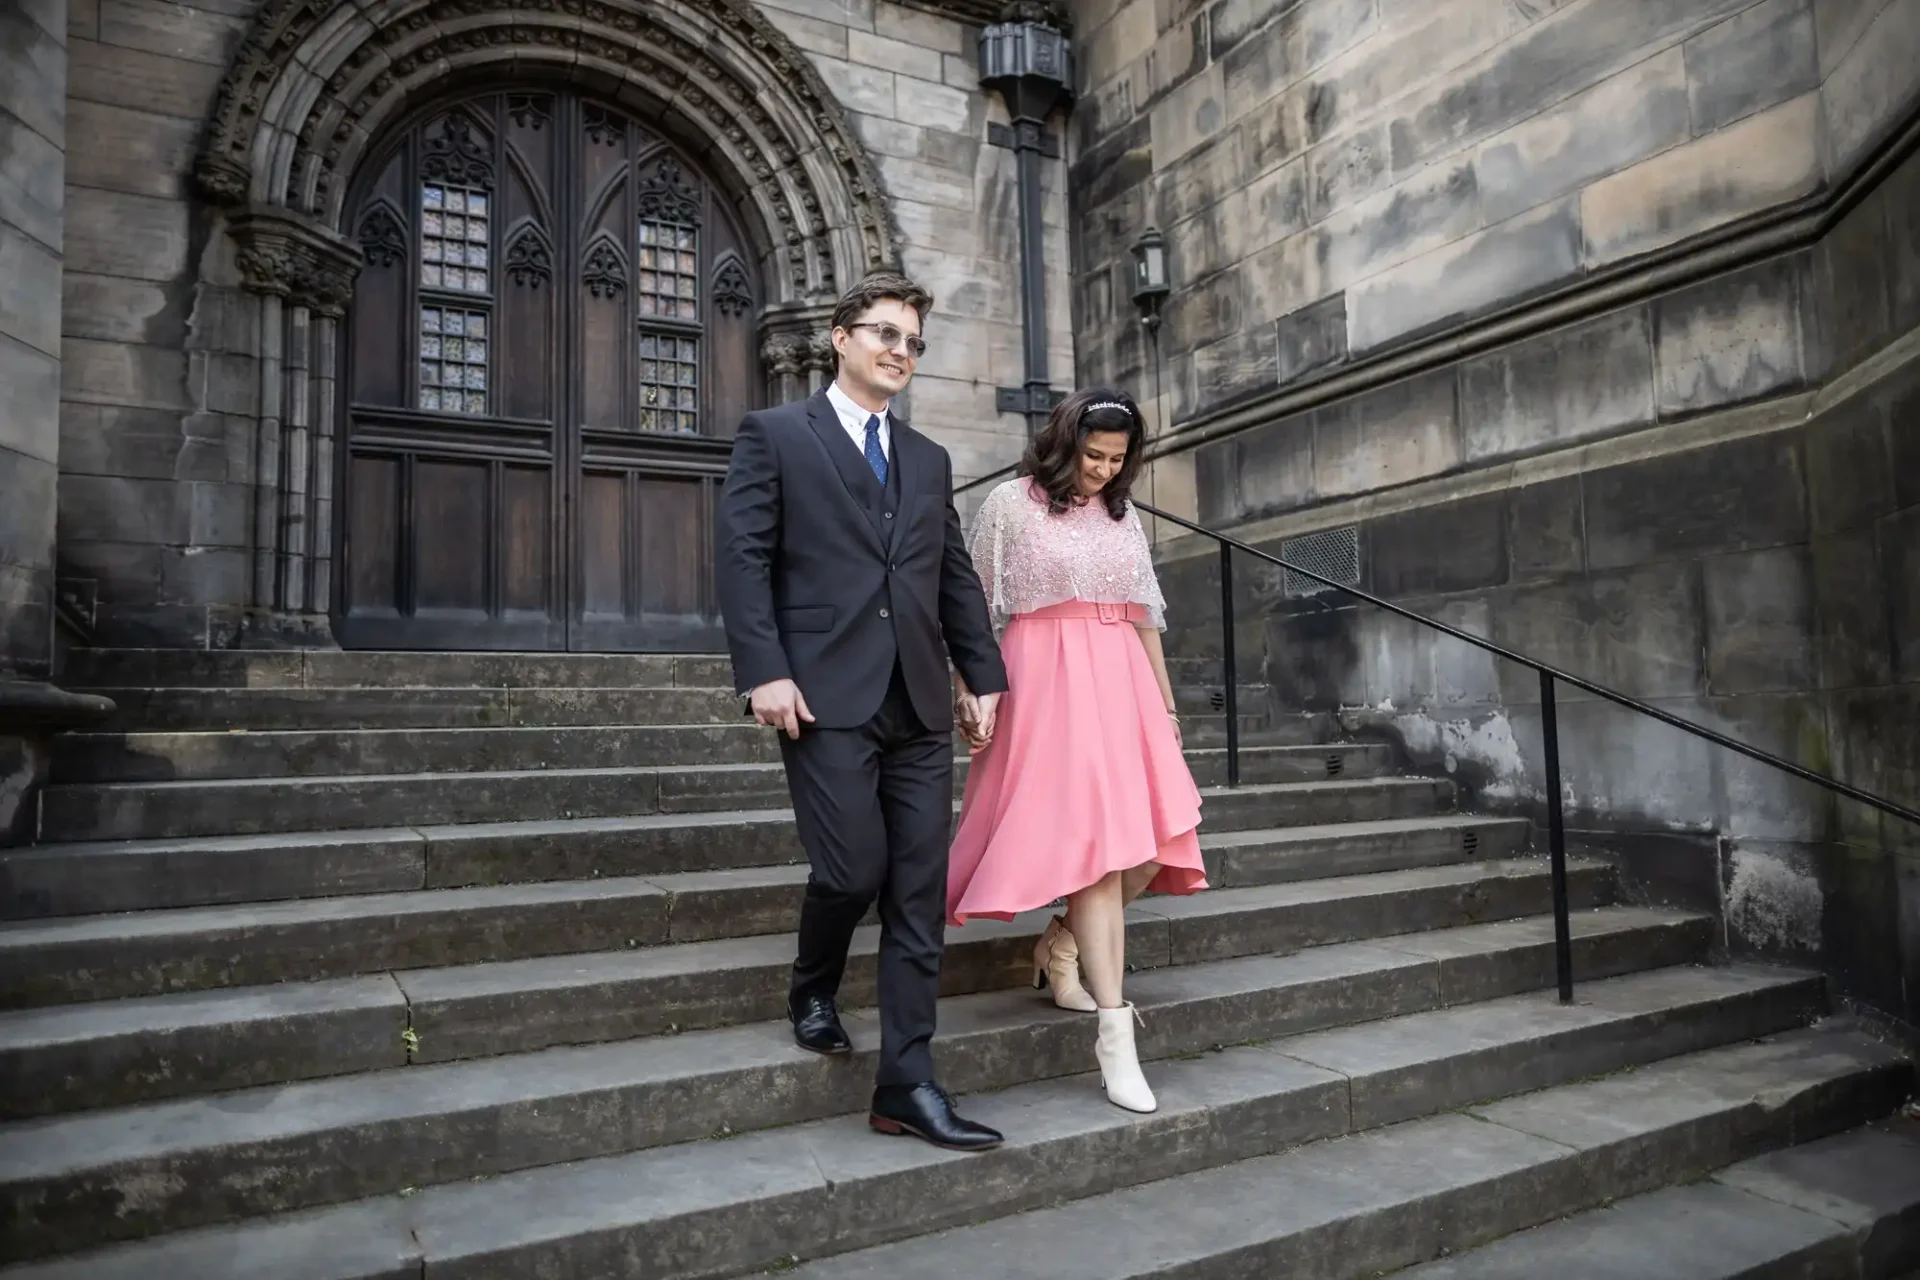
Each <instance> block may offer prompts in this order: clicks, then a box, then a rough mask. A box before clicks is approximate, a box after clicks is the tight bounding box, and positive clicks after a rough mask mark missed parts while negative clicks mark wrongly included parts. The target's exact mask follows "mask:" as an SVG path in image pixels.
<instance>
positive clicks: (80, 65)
mask: <svg viewBox="0 0 1920 1280" xmlns="http://www.w3.org/2000/svg"><path fill="white" fill-rule="evenodd" d="M78 7H79V6H78V5H76V6H75V8H76V9H78ZM97 11H98V6H97V3H96V4H95V12H97ZM68 55H69V58H70V61H69V64H68V68H67V91H68V93H69V95H70V96H71V97H72V99H73V101H75V102H99V103H105V104H107V105H108V106H115V107H131V108H133V109H135V110H138V111H151V112H154V113H156V114H159V115H163V116H175V117H178V118H180V119H183V120H200V119H204V118H205V117H206V116H207V115H208V114H209V113H210V112H211V111H212V110H213V103H214V98H215V96H216V95H217V94H218V92H219V89H220V77H221V75H222V74H223V73H224V71H225V64H224V63H214V62H202V61H197V60H193V59H189V58H176V57H171V56H169V55H168V54H165V53H159V52H153V51H150V50H148V49H140V48H126V47H123V46H120V45H112V44H101V43H99V42H98V39H97V38H89V39H76V40H74V41H72V42H71V43H70V44H69V46H68Z"/></svg>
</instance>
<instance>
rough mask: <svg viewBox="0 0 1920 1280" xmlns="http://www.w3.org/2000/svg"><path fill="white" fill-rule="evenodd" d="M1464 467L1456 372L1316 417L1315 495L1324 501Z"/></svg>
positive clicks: (1375, 394)
mask: <svg viewBox="0 0 1920 1280" xmlns="http://www.w3.org/2000/svg"><path fill="white" fill-rule="evenodd" d="M1460 460H1461V452H1460V424H1459V421H1458V418H1457V413H1456V407H1455V398H1454V379H1453V371H1452V370H1451V369H1440V370H1437V371H1435V372H1433V373H1427V374H1421V375H1420V376H1418V377H1414V378H1408V379H1407V380H1405V381H1404V382H1397V383H1394V384H1393V385H1391V386H1387V387H1382V388H1381V389H1380V390H1378V391H1370V392H1368V393H1366V394H1365V395H1361V396H1356V397H1354V398H1352V399H1350V400H1344V401H1341V402H1339V403H1337V404H1332V405H1328V406H1327V407H1325V408H1323V409H1320V410H1317V411H1316V412H1315V413H1314V424H1313V476H1314V489H1315V491H1316V492H1317V493H1318V494H1319V495H1320V496H1321V497H1323V498H1326V497H1333V496H1336V495H1340V494H1350V493H1367V492H1369V491H1371V490H1374V489H1384V488H1387V487H1388V486H1391V485H1396V484H1406V483H1407V482H1409V481H1412V480H1419V479H1422V478H1424V477H1426V476H1432V475H1438V474H1440V473H1441V472H1443V471H1449V470H1452V469H1453V468H1454V467H1457V466H1459V465H1460Z"/></svg>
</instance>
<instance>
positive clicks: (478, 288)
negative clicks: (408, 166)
mask: <svg viewBox="0 0 1920 1280" xmlns="http://www.w3.org/2000/svg"><path fill="white" fill-rule="evenodd" d="M491 226H492V223H491V208H490V204H489V201H488V198H487V193H486V192H484V191H476V190H474V189H472V188H470V187H456V186H453V185H451V184H448V183H441V182H429V183H425V184H423V185H422V186H421V188H420V257H421V263H420V283H421V284H422V285H423V286H425V287H426V288H429V289H449V290H452V291H453V292H456V293H486V292H487V278H488V273H489V269H490V262H489V259H488V247H489V245H490V244H491V240H490V239H489V232H490V230H491Z"/></svg>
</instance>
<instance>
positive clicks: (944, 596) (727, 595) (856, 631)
mask: <svg viewBox="0 0 1920 1280" xmlns="http://www.w3.org/2000/svg"><path fill="white" fill-rule="evenodd" d="M890 434H891V444H892V449H891V453H892V457H891V459H890V464H889V475H888V480H889V483H888V484H887V485H885V486H882V485H881V484H880V482H879V481H878V479H876V478H875V476H874V474H873V470H872V468H871V467H869V466H868V465H867V460H866V458H865V457H864V456H863V455H862V453H861V451H860V450H859V449H858V448H857V447H856V446H855V445H854V443H853V440H852V438H851V437H850V436H849V435H848V434H847V431H846V429H845V428H844V427H843V426H842V425H841V423H840V419H839V416H838V415H837V414H836V413H835V412H834V410H833V405H832V403H831V402H829V401H828V399H827V396H826V393H825V392H824V391H822V392H819V393H816V394H815V395H814V396H812V397H811V398H810V399H807V400H803V401H798V402H796V403H793V404H784V405H780V406H778V407H777V408H772V409H761V410H757V411H755V412H753V413H749V414H748V415H747V416H746V419H745V420H744V421H743V422H741V424H740V433H739V435H738V436H737V437H736V438H735V440H734V446H733V464H732V467H731V469H730V470H729V471H728V472H727V483H726V487H725V489H724V491H723V492H722V495H721V498H720V503H719V510H718V512H717V517H716V526H717V532H718V536H717V538H716V540H715V545H716V548H717V553H718V554H717V563H716V566H715V568H716V574H717V577H718V582H719V591H720V609H721V612H722V614H723V615H724V616H725V618H726V626H727V645H728V647H729V649H731V650H732V655H733V674H734V681H735V684H736V685H737V687H738V689H739V691H740V692H741V693H745V692H746V691H748V690H749V689H752V688H754V687H755V686H757V685H761V684H765V683H766V682H768V681H769V680H779V679H782V678H790V679H792V680H793V681H794V682H795V683H796V684H798V685H799V686H800V692H801V694H802V695H803V696H804V697H805V698H806V700H807V707H808V709H809V710H810V711H812V712H813V715H814V720H815V723H816V724H817V725H818V726H819V727H821V728H825V729H851V728H855V727H858V726H860V725H864V724H865V723H866V722H867V721H868V720H870V719H872V717H873V716H874V714H875V713H876V712H877V711H878V710H879V709H880V703H881V700H882V699H883V698H884V697H885V696H886V692H887V686H888V683H889V681H890V680H891V678H892V675H893V666H894V662H895V660H896V658H897V659H898V661H899V665H900V670H901V673H902V675H903V676H904V678H905V683H906V689H907V695H908V697H909V698H910V699H911V700H912V703H913V709H914V711H915V713H916V714H917V715H918V716H919V718H920V721H921V722H922V723H923V724H924V725H925V726H926V727H927V728H928V729H932V730H946V729H950V728H951V727H952V725H953V708H952V702H951V691H950V687H949V680H948V674H947V672H948V667H947V655H948V654H949V653H951V654H952V658H953V666H954V667H955V668H956V669H958V670H959V672H960V674H961V675H962V676H963V677H964V678H965V679H966V682H967V687H968V688H970V689H972V690H973V691H974V692H975V693H1000V692H1004V691H1005V690H1006V687H1007V673H1006V668H1005V667H1004V666H1003V665H1002V664H1001V661H1000V647H999V645H998V643H996V642H995V640H994V636H993V626H992V623H991V621H990V620H989V618H988V615H987V605H986V598H985V596H984V595H983V594H982V593H981V589H980V578H979V576H978V575H977V574H975V573H974V570H973V560H972V557H970V556H969V555H968V554H967V546H966V541H965V539H963V538H962V536H961V533H960V517H959V514H958V512H956V511H955V510H954V506H953V496H952V494H953V462H952V460H951V459H950V458H949V457H948V456H947V451H946V450H945V449H943V448H941V447H940V446H939V445H937V444H935V443H934V442H933V441H932V440H929V439H928V438H927V437H925V436H923V435H921V434H920V433H919V432H917V431H915V430H914V429H913V428H912V427H910V426H909V425H907V423H906V422H905V421H903V420H902V419H901V418H900V417H899V416H897V415H896V416H894V417H893V419H892V422H891V433H890ZM943 639H944V642H945V643H944V644H943V643H942V641H943Z"/></svg>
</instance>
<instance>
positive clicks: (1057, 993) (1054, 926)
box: [1033, 916, 1100, 1013]
mask: <svg viewBox="0 0 1920 1280" xmlns="http://www.w3.org/2000/svg"><path fill="white" fill-rule="evenodd" d="M1049 987H1051V988H1052V989H1053V1002H1054V1003H1055V1004H1057V1005H1059V1006H1060V1007H1061V1008H1062V1009H1071V1010H1073V1011H1074V1012H1075V1013H1092V1012H1093V1011H1094V1010H1095V1009H1097V1008H1099V1007H1100V1006H1099V1005H1097V1004H1095V1003H1094V1000H1093V997H1092V996H1091V995H1088V994H1087V989H1086V988H1085V987H1083V986H1081V985H1080V946H1079V944H1078V943H1076V942H1075V941H1074V940H1073V935H1072V934H1071V933H1068V932H1067V924H1066V921H1064V920H1062V919H1061V918H1060V917H1059V916H1055V917H1054V918H1053V919H1052V920H1051V921H1049V922H1048V924H1047V931H1046V932H1045V933H1043V934H1041V935H1040V941H1038V942H1036V943H1034V944H1033V989H1034V990H1035V991H1045V990H1047V988H1049Z"/></svg>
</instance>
